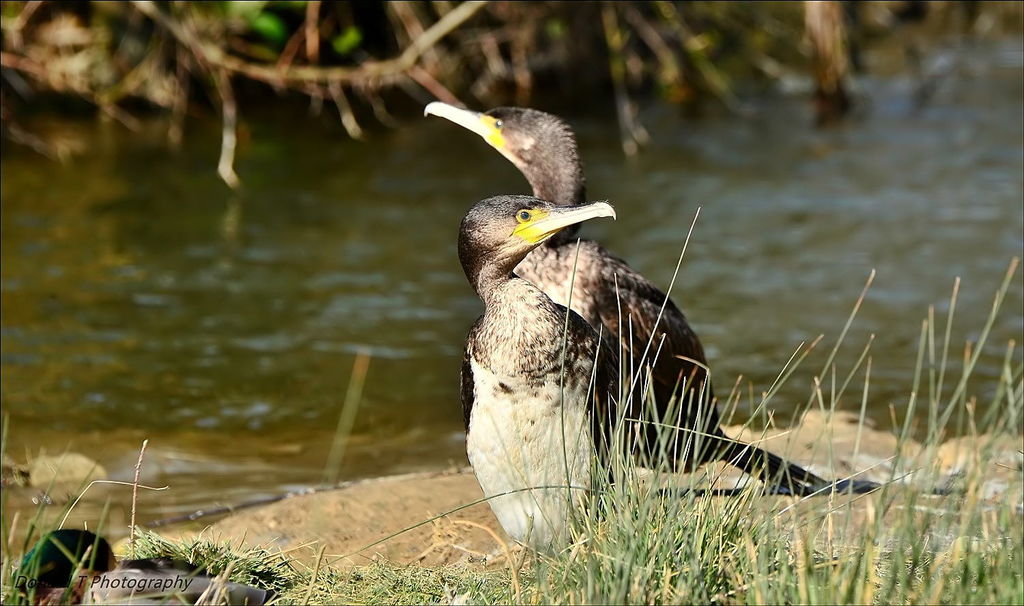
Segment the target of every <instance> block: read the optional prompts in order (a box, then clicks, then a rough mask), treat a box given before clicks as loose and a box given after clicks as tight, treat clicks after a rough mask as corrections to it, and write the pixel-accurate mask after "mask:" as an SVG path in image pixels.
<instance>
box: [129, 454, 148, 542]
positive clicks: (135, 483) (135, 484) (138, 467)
mask: <svg viewBox="0 0 1024 606" xmlns="http://www.w3.org/2000/svg"><path fill="white" fill-rule="evenodd" d="M147 445H149V440H143V441H142V448H140V449H139V460H138V461H136V462H135V479H134V480H132V517H131V522H130V523H129V524H128V549H129V551H131V553H132V557H134V556H135V510H136V508H137V506H138V502H139V473H140V472H141V471H142V457H144V456H146V446H147Z"/></svg>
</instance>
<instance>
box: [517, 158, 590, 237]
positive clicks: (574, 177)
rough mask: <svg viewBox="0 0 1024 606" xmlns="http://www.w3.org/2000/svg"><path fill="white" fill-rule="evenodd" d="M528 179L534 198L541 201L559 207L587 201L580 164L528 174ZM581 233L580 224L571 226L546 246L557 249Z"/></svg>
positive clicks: (556, 235) (560, 166)
mask: <svg viewBox="0 0 1024 606" xmlns="http://www.w3.org/2000/svg"><path fill="white" fill-rule="evenodd" d="M526 178H527V180H528V181H529V182H530V187H532V188H533V195H534V197H537V198H540V199H541V200H547V201H549V202H554V203H555V204H557V205H559V206H573V205H576V204H583V203H584V202H586V201H587V187H586V181H585V180H584V178H583V168H582V167H581V166H579V164H578V163H575V164H571V165H559V166H558V167H557V168H553V169H547V170H539V171H532V172H529V173H526ZM579 231H580V226H579V224H576V225H570V226H569V227H567V228H565V229H563V230H562V231H560V232H559V233H557V234H555V235H554V237H552V238H551V239H550V240H548V241H547V242H546V243H545V245H546V246H550V247H556V248H557V247H558V246H561V245H562V244H565V243H566V242H571V241H573V240H575V239H576V234H577V233H579Z"/></svg>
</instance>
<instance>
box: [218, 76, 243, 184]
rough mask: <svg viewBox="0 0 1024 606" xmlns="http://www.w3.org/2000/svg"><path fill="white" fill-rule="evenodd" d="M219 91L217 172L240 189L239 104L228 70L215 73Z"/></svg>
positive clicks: (228, 182) (226, 181)
mask: <svg viewBox="0 0 1024 606" xmlns="http://www.w3.org/2000/svg"><path fill="white" fill-rule="evenodd" d="M215 80H216V82H217V92H218V93H219V94H220V102H221V103H220V105H221V114H222V116H223V124H222V126H221V135H220V160H219V161H218V162H217V174H218V175H220V178H221V179H223V180H224V182H225V183H227V184H228V187H230V188H231V189H238V186H239V185H240V182H239V180H238V175H237V174H236V173H235V146H236V144H237V142H238V134H237V129H238V106H237V104H236V103H235V93H234V91H233V90H232V89H231V77H230V76H229V75H228V74H227V72H226V71H224V70H220V71H218V72H217V73H216V75H215Z"/></svg>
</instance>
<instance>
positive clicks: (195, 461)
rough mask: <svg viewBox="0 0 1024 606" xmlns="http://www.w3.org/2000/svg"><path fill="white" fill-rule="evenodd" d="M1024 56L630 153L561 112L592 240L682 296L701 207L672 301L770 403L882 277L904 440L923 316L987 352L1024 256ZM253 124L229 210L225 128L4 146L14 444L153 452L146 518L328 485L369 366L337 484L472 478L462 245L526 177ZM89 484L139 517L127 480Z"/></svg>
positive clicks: (687, 125)
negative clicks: (65, 151) (488, 208)
mask: <svg viewBox="0 0 1024 606" xmlns="http://www.w3.org/2000/svg"><path fill="white" fill-rule="evenodd" d="M1021 56H1022V50H1021V45H1020V42H1019V41H1011V42H1005V43H1001V44H998V45H995V46H993V47H986V48H983V49H980V50H975V51H972V52H971V53H967V54H961V55H957V56H956V61H957V62H958V63H957V67H956V68H955V69H954V70H953V71H952V73H951V75H950V76H949V77H948V78H947V79H946V80H944V81H943V82H942V84H941V85H940V86H939V88H938V90H937V93H936V95H935V97H934V98H933V99H932V101H931V103H930V104H928V105H926V106H925V107H923V108H916V107H915V105H914V103H913V99H912V92H913V86H914V81H913V80H912V79H910V78H908V77H905V76H900V75H896V76H893V77H888V78H885V79H874V80H869V81H867V82H865V84H864V90H865V92H866V94H868V96H869V100H868V102H867V103H866V104H865V105H867V109H866V111H865V112H864V115H863V116H861V117H860V118H858V119H856V120H854V121H853V122H852V123H851V124H849V125H847V126H845V127H843V128H841V129H838V130H832V131H826V132H820V131H815V130H814V129H812V128H811V127H810V122H811V120H810V116H809V108H808V107H807V105H806V104H805V102H804V101H803V100H801V98H798V97H779V96H766V97H761V98H756V99H752V100H751V101H750V109H751V110H752V114H751V116H749V117H745V118H739V117H736V116H728V115H720V116H709V117H706V118H705V119H703V120H699V121H693V120H684V119H681V118H680V117H678V116H676V115H675V114H674V113H673V110H672V109H671V108H665V107H660V106H655V107H651V108H649V109H647V110H646V111H645V112H644V113H643V119H644V121H645V124H646V125H647V127H648V128H649V129H650V131H651V132H652V133H655V137H654V142H653V144H652V145H651V146H650V148H649V149H647V150H646V151H645V153H644V154H643V155H642V156H640V157H639V158H638V159H636V160H634V161H627V160H625V159H624V158H623V157H622V155H621V152H620V151H619V146H618V142H617V139H616V136H617V127H616V125H615V123H614V118H613V117H611V116H608V115H604V114H588V115H575V116H570V119H571V121H572V123H573V124H574V126H575V127H576V128H577V130H578V132H579V136H580V143H581V148H582V152H583V157H584V160H585V162H586V168H587V176H588V184H589V192H590V194H591V196H592V197H593V198H595V199H605V198H607V199H609V200H610V201H611V202H612V203H613V204H614V205H615V206H616V209H617V210H618V214H619V220H618V221H617V222H615V223H611V222H601V223H595V224H594V225H589V226H587V227H586V228H585V229H584V231H585V233H586V234H587V235H588V236H590V237H594V238H596V239H598V240H600V241H601V242H603V243H604V244H605V245H606V246H607V247H608V248H609V249H611V250H612V251H613V252H615V253H616V254H618V255H620V256H623V257H625V258H626V259H628V260H629V261H630V262H631V264H632V265H633V266H634V267H635V268H637V269H639V270H640V271H642V272H644V273H645V274H646V275H647V276H648V277H650V278H651V279H652V280H653V281H654V282H655V283H657V284H659V285H662V286H667V284H668V283H669V280H670V279H671V277H672V271H673V268H674V266H675V261H676V257H677V255H678V253H679V250H680V248H681V246H682V244H683V242H684V240H685V236H686V232H687V229H688V227H689V225H690V223H691V221H692V220H693V217H694V215H695V213H696V211H697V209H698V207H700V209H701V210H700V218H699V220H698V223H697V227H696V229H695V230H694V234H693V238H692V240H691V242H690V245H689V248H688V250H687V252H686V256H685V259H684V261H683V265H682V270H681V272H680V276H679V280H678V282H677V285H676V290H675V295H674V297H675V300H676V301H677V302H678V303H679V304H680V305H681V306H682V307H683V309H684V310H685V311H686V313H687V315H688V316H689V318H690V319H691V322H692V323H693V325H694V326H695V328H696V330H697V331H698V333H699V334H700V335H701V337H702V339H703V341H704V343H705V345H706V348H707V350H708V355H709V358H710V361H711V364H712V367H713V369H714V376H715V380H716V383H717V385H718V386H719V391H720V392H723V394H724V392H727V391H728V389H729V387H730V386H732V385H733V384H734V383H735V382H736V380H737V377H738V376H740V375H742V385H743V389H744V391H749V390H752V391H753V392H754V393H755V394H758V393H760V392H761V391H763V390H766V389H767V388H768V387H769V385H770V384H771V382H772V380H773V379H774V378H775V376H776V375H777V373H778V372H779V370H780V369H781V368H782V367H783V365H784V364H785V362H786V360H787V359H788V358H789V356H790V355H791V353H792V352H793V350H794V349H795V348H796V347H797V346H798V344H800V343H801V342H807V341H810V340H812V339H813V338H814V337H815V336H817V335H818V334H821V333H823V334H825V335H826V339H825V341H824V345H826V346H828V347H831V345H832V343H833V342H834V340H835V338H836V337H837V335H838V333H839V332H840V330H841V329H842V327H843V324H844V323H845V320H846V317H847V315H848V314H849V311H850V309H851V307H852V306H853V304H854V302H855V300H856V298H857V295H858V293H859V291H860V290H861V288H862V286H863V284H864V282H865V280H866V278H867V276H868V274H869V273H870V271H871V270H872V268H874V269H875V270H877V278H876V280H875V283H874V286H873V287H872V289H871V291H870V293H869V295H868V297H867V299H866V301H865V304H864V307H863V309H862V310H861V312H860V315H859V317H858V319H857V322H856V323H855V325H854V328H853V329H852V330H851V332H850V335H849V337H848V340H847V343H846V346H845V347H844V349H843V351H842V352H841V355H840V361H841V363H842V364H843V365H842V366H841V367H840V375H839V380H842V378H843V377H844V376H845V375H844V373H845V371H846V370H848V369H849V364H850V363H851V362H852V361H853V360H855V359H856V356H857V354H858V353H859V351H860V349H861V348H862V347H863V345H864V343H865V342H866V340H867V339H868V337H869V335H871V334H874V335H875V336H876V339H875V343H874V346H873V349H872V351H873V368H872V386H871V392H870V399H869V404H868V412H869V416H870V417H871V419H872V420H873V421H875V422H877V423H878V424H880V425H883V426H888V424H889V423H890V420H889V419H890V414H891V412H890V404H891V405H892V411H893V412H895V414H896V415H897V417H899V418H902V414H903V411H904V410H905V408H906V403H907V398H908V394H909V391H910V386H911V380H912V372H913V367H914V363H915V357H916V343H917V339H918V335H919V330H920V321H921V319H922V318H923V317H924V315H925V313H926V310H927V307H928V306H929V305H935V306H936V307H937V310H938V317H939V319H940V321H944V313H945V311H946V309H947V306H948V298H949V294H950V292H951V288H952V284H953V281H954V278H956V277H957V276H961V277H962V278H963V284H962V288H961V294H960V300H959V303H958V320H957V322H956V324H955V326H954V343H957V344H962V343H963V341H964V340H965V339H973V338H977V336H978V333H979V331H980V329H981V327H982V325H983V322H984V319H985V317H986V315H987V313H988V310H989V307H990V305H991V299H992V295H993V293H994V291H995V289H996V287H997V285H998V283H999V281H1000V280H1001V278H1002V276H1003V274H1004V272H1005V269H1006V267H1007V265H1008V263H1009V261H1010V259H1011V258H1012V257H1014V256H1019V255H1021V254H1022V246H1024V244H1022V241H1024V240H1022V231H1024V211H1022V207H1021V201H1022V197H1024V180H1022V173H1024V150H1022V128H1024V124H1022V117H1021V107H1022V102H1024V84H1022V61H1021ZM242 109H243V116H247V117H248V119H249V120H250V121H249V122H247V123H246V124H245V127H244V129H243V132H242V145H241V148H240V154H239V160H238V165H237V169H238V173H239V175H240V176H241V178H242V179H243V181H244V183H245V187H244V190H243V191H242V192H240V193H239V194H231V193H229V192H228V190H227V189H226V188H225V187H224V186H223V185H222V184H221V183H220V182H219V180H218V179H217V177H216V175H215V167H216V153H217V149H218V141H217V137H218V132H219V131H218V128H219V127H218V125H217V124H215V123H212V122H210V123H207V122H203V121H201V120H196V121H194V122H192V123H191V124H190V125H191V128H192V130H191V131H189V132H188V133H187V136H186V143H185V145H184V147H183V148H182V149H181V150H178V151H172V150H169V149H168V148H167V147H166V146H165V144H164V140H163V137H164V133H165V130H164V126H163V125H162V124H159V123H150V124H146V125H144V126H143V130H142V131H141V132H138V133H130V132H127V131H126V130H124V129H123V128H122V127H120V126H117V125H112V124H105V123H101V122H94V121H88V122H69V121H61V120H58V119H56V118H54V117H47V118H46V119H45V121H43V120H41V121H40V122H39V123H38V124H34V125H33V127H34V128H36V129H40V130H44V131H45V132H48V133H51V134H54V135H59V136H60V137H61V138H63V139H65V140H66V141H69V142H71V143H72V144H74V145H77V146H79V147H80V148H81V149H83V150H84V151H83V153H81V154H80V155H79V156H78V157H77V158H76V159H75V160H74V161H73V162H70V163H68V164H64V165H61V164H56V163H52V162H49V161H46V160H43V159H41V158H40V157H38V156H35V155H33V154H32V153H30V152H27V151H25V150H24V149H21V148H17V147H13V146H10V145H9V144H7V143H6V142H5V144H4V153H3V159H2V162H0V171H2V178H3V179H2V180H3V184H2V196H3V213H2V229H3V239H2V253H3V270H2V281H3V282H2V284H3V295H2V303H3V322H2V329H3V332H2V344H3V363H2V388H3V405H4V411H5V414H7V415H9V416H10V427H11V436H10V445H9V447H8V452H9V453H10V454H11V455H12V456H14V457H15V458H17V459H23V458H24V457H25V455H26V453H36V452H38V451H39V450H40V449H43V450H45V451H47V452H50V453H59V452H62V451H63V450H64V449H65V448H70V449H72V450H75V451H79V452H83V453H85V454H86V455H88V456H90V457H92V458H94V459H96V460H98V461H99V462H100V463H101V464H103V465H104V466H105V467H106V469H107V470H108V472H109V475H110V477H112V478H114V479H119V480H129V479H130V478H131V476H132V473H133V471H132V468H133V467H134V463H135V459H136V457H137V453H138V448H139V445H140V443H141V441H142V440H143V439H144V438H148V439H149V440H150V447H149V451H148V454H147V459H146V460H147V463H146V465H145V466H144V468H143V480H144V482H146V483H149V484H152V485H164V484H166V485H169V486H170V487H171V488H170V489H169V490H168V491H165V492H161V493H148V492H145V491H144V493H143V495H142V496H141V499H140V501H141V505H140V511H139V519H140V521H143V522H144V521H147V520H152V519H156V518H161V517H164V516H167V515H173V514H176V513H182V512H187V511H191V510H192V509H196V508H200V507H207V506H210V505H214V504H230V503H237V502H239V501H241V500H245V499H247V498H252V497H256V496H261V495H268V494H276V493H279V492H281V491H283V490H287V489H290V488H295V487H299V486H304V485H308V484H315V483H317V482H319V481H320V479H321V477H322V475H323V469H324V462H325V460H326V458H327V453H328V451H329V449H330V444H331V440H332V437H333V434H334V428H335V426H336V423H337V419H338V415H339V412H340V407H341V402H342V400H343V398H344V394H345V390H346V388H347V384H348V378H349V373H350V369H351V367H352V364H353V360H354V358H355V356H356V354H357V353H358V352H366V353H367V354H369V355H370V356H371V358H372V359H371V363H370V367H369V374H368V376H367V380H366V387H365V392H364V395H363V398H362V401H361V406H360V408H359V411H358V417H357V420H356V424H355V428H354V435H353V436H352V438H351V440H350V442H349V444H348V447H347V450H346V456H345V461H344V464H343V466H342V469H341V475H342V477H343V478H344V479H349V478H356V477H364V476H372V475H378V474H384V473H395V472H403V471H411V470H420V469H437V468H443V467H445V466H449V465H461V464H464V462H465V455H464V449H463V448H464V446H463V435H462V426H461V414H462V413H461V409H460V405H459V401H458V372H459V366H460V364H461V347H462V340H463V338H464V336H465V333H466V331H467V330H468V327H469V325H470V324H471V322H472V321H473V319H474V318H475V317H476V315H477V314H478V313H479V312H480V310H481V305H480V303H479V302H478V301H477V300H476V298H475V296H474V295H473V293H472V292H471V291H470V289H469V287H468V285H467V284H466V282H465V279H464V277H463V275H462V272H461V269H460V267H459V266H458V262H457V258H456V254H455V235H456V229H457V226H458V222H459V220H460V218H461V216H462V213H463V212H464V211H465V209H466V208H467V207H468V206H469V205H471V204H472V203H473V202H474V201H476V200H478V199H480V198H482V197H484V196H486V195H490V194H495V193H513V192H514V193H521V192H525V191H526V185H525V182H524V181H523V180H522V178H521V177H520V176H519V174H518V173H517V172H516V171H515V170H514V168H513V167H512V166H511V165H510V164H508V163H507V162H506V161H505V160H504V159H503V158H501V157H500V156H499V155H498V154H496V153H493V152H491V151H490V150H488V149H487V148H486V147H485V146H484V144H483V143H482V142H481V141H479V140H478V139H476V138H475V137H474V136H473V135H470V134H468V133H466V132H463V131H461V130H459V129H457V128H456V127H454V126H453V125H451V124H448V123H446V122H443V121H441V120H437V119H429V120H428V119H424V120H416V119H410V120H408V121H407V122H406V123H404V124H403V126H402V127H401V128H400V129H398V130H393V131H383V132H380V133H377V134H376V135H375V136H373V137H372V138H371V139H370V140H369V141H367V142H363V143H360V142H353V141H350V140H348V139H347V138H345V137H344V135H343V133H342V132H341V130H340V127H339V126H338V125H337V124H336V120H335V119H334V118H333V117H331V116H324V117H322V118H319V119H315V118H314V119H306V118H305V117H304V116H303V115H302V114H301V112H295V111H289V112H279V113H277V114H276V115H275V114H270V113H269V112H259V111H257V110H250V111H248V112H247V111H246V108H245V107H243V108H242ZM1022 292H1024V287H1022V280H1021V272H1020V271H1018V273H1017V275H1016V276H1015V277H1014V280H1013V284H1012V286H1011V289H1010V294H1009V296H1008V299H1007V302H1006V305H1005V309H1004V313H1003V314H1002V316H1001V317H1000V319H999V321H998V322H997V323H996V325H995V327H994V329H993V334H992V338H991V339H990V346H989V348H988V349H987V350H986V355H985V356H984V357H983V358H982V362H981V366H980V372H979V376H980V378H981V380H979V381H978V382H976V384H975V385H972V388H973V391H974V392H975V393H978V395H979V396H981V401H982V402H983V403H984V402H985V397H986V396H991V393H992V391H993V389H994V382H995V377H996V376H997V374H998V372H999V371H1000V366H999V363H1000V360H1001V358H1002V355H1003V352H1004V350H1005V344H1006V342H1007V341H1008V340H1009V339H1016V340H1017V343H1020V342H1021V339H1022V333H1024V321H1022V314H1021V306H1022V300H1024V296H1022ZM958 347H959V346H958ZM821 349H822V351H821V352H820V353H819V354H818V355H817V356H816V357H812V359H811V360H810V361H809V364H808V366H807V367H805V368H803V369H801V370H800V371H799V372H798V373H797V375H796V376H795V377H794V379H793V380H792V382H791V384H790V385H789V386H788V387H787V388H786V389H784V390H783V391H782V392H781V394H780V396H779V398H777V400H776V401H775V413H776V415H777V416H778V417H779V418H780V419H783V420H784V419H786V418H788V416H789V415H790V414H791V413H792V411H793V410H794V409H795V407H796V406H797V405H798V404H802V403H803V402H804V401H805V400H806V397H807V393H808V391H807V390H808V386H809V385H810V384H811V380H812V377H813V375H814V374H815V373H816V372H817V371H818V369H819V368H820V366H821V364H822V362H823V360H824V353H825V351H826V350H827V347H824V346H823V347H822V348H821ZM1014 355H1015V357H1016V359H1017V360H1020V355H1021V350H1020V347H1019V346H1018V347H1017V349H1016V350H1015V354H1014ZM959 356H960V349H956V350H954V355H953V357H954V358H955V359H959ZM830 380H831V379H826V384H828V383H829V381H830ZM861 380H862V379H861V378H860V375H858V378H857V379H855V381H854V384H855V385H859V384H860V382H861ZM854 391H855V393H853V394H852V395H849V396H847V398H845V399H844V401H843V404H842V405H843V407H844V408H848V409H856V408H857V407H858V406H859V402H860V392H859V388H858V389H856V390H854ZM746 402H747V400H746V399H745V400H744V402H743V404H741V406H740V408H739V410H738V411H737V419H743V418H744V416H745V415H746V414H747V413H746V409H745V407H746ZM30 496H31V492H24V493H20V494H18V495H17V496H15V497H14V499H13V500H12V501H10V502H9V504H10V505H11V506H12V507H13V508H15V509H21V508H28V507H30V504H29V501H28V499H29V497H30ZM90 496H91V498H90V499H88V500H89V501H91V502H93V503H94V504H95V503H98V502H101V501H102V500H103V499H104V498H106V497H110V498H111V499H113V501H114V503H115V507H114V524H115V526H116V525H117V524H119V523H120V524H123V521H124V519H125V517H126V513H125V511H126V508H127V505H126V504H127V502H128V491H127V490H125V489H123V488H121V487H106V488H103V487H100V488H96V489H93V491H91V493H90ZM82 511H83V512H88V511H90V510H89V509H87V508H85V509H83V510H82ZM83 515H85V513H83Z"/></svg>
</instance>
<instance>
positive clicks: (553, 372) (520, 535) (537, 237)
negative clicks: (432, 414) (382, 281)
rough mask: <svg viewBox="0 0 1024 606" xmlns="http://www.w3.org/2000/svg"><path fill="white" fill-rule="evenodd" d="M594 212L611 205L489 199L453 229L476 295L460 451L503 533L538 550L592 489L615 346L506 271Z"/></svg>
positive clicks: (559, 534)
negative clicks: (607, 348)
mask: <svg viewBox="0 0 1024 606" xmlns="http://www.w3.org/2000/svg"><path fill="white" fill-rule="evenodd" d="M595 217H613V218H614V217H615V211H614V210H613V209H612V207H611V206H609V205H608V204H605V203H603V202H597V203H593V204H584V205H576V206H571V207H566V206H558V205H555V204H552V203H550V202H546V201H542V200H538V199H537V198H533V197H530V196H496V197H493V198H488V199H486V200H483V201H481V202H478V203H477V204H476V205H475V206H473V208H471V209H470V210H469V212H468V213H467V214H466V217H465V218H464V219H463V220H462V224H461V226H460V228H459V261H460V262H461V263H462V269H463V270H464V271H465V272H466V277H467V278H468V279H469V283H470V284H471V285H472V286H473V290H475V291H476V293H477V295H478V296H479V297H480V299H481V300H482V301H483V302H484V313H483V315H482V316H480V317H479V318H478V319H477V321H476V322H475V323H474V324H473V327H472V328H471V329H470V331H469V336H468V337H467V338H466V349H465V355H464V357H463V362H462V410H463V414H464V418H465V422H466V452H467V454H468V455H469V461H470V463H471V464H472V465H473V471H474V473H475V474H476V477H477V480H478V481H479V482H480V487H481V488H482V489H483V492H484V495H485V496H486V497H489V498H490V501H489V503H490V505H491V508H492V510H493V511H494V515H495V516H496V517H497V518H498V521H499V522H500V523H501V526H502V528H504V529H505V531H506V532H507V533H508V534H509V536H511V537H512V538H513V539H515V540H517V541H519V542H521V543H524V544H527V545H529V546H531V547H533V548H534V549H539V550H550V549H552V548H558V547H559V546H561V545H563V544H564V543H565V542H566V540H567V539H568V536H567V535H566V529H567V527H568V523H567V522H568V519H569V515H570V509H571V508H572V507H574V506H575V505H574V503H576V502H578V501H577V498H576V497H579V496H582V495H583V494H585V491H587V490H589V489H590V488H591V485H590V483H591V471H592V465H593V460H594V455H595V454H597V453H600V452H603V448H602V443H601V437H602V436H603V435H604V434H603V431H604V430H605V429H607V428H609V427H610V424H608V423H602V422H601V417H602V414H601V413H599V412H596V411H601V410H609V409H610V406H607V405H606V404H608V403H609V402H610V400H609V399H608V398H609V391H611V390H612V389H614V388H613V387H612V381H613V378H612V376H611V375H613V374H614V372H613V370H612V365H613V362H612V361H611V360H610V359H609V357H610V356H614V353H611V352H602V351H601V345H600V338H599V336H598V334H597V333H596V332H595V331H594V329H593V328H591V326H590V325H589V324H588V323H587V322H586V320H584V319H583V318H581V317H580V316H579V315H578V314H576V313H574V312H572V311H569V310H568V309H566V308H565V307H564V306H562V305H559V304H557V303H555V302H554V301H552V300H551V299H550V298H549V297H548V296H547V295H545V294H544V293H543V292H542V291H541V290H540V289H539V288H537V287H536V286H535V285H533V284H532V283H530V282H528V281H526V280H524V279H522V278H520V277H518V276H516V275H514V274H513V270H514V269H515V268H516V266H517V265H519V263H520V262H521V261H522V260H523V258H524V257H526V255H527V254H528V253H529V252H530V251H531V250H533V249H534V248H536V247H537V246H539V245H541V244H542V243H543V242H544V241H546V240H549V239H550V238H552V237H553V236H554V235H555V234H556V233H558V231H559V230H562V229H565V228H567V227H569V226H571V225H575V224H577V223H579V222H580V221H585V220H587V219H591V218H595ZM595 361H596V362H595ZM595 364H596V368H595ZM605 444H607V442H605ZM545 487H547V488H545Z"/></svg>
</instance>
